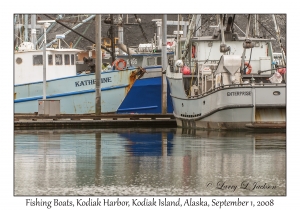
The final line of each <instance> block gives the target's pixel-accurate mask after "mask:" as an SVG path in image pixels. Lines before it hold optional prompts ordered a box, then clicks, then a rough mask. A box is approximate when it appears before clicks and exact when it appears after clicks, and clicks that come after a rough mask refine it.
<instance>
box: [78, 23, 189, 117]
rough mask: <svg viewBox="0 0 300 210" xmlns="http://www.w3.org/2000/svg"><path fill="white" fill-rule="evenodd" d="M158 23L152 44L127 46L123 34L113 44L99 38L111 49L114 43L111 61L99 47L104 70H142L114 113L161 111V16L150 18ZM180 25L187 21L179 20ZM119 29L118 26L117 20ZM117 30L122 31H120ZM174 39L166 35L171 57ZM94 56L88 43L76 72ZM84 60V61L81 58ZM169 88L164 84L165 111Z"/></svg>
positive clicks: (83, 67) (170, 105)
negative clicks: (113, 54) (113, 56)
mask: <svg viewBox="0 0 300 210" xmlns="http://www.w3.org/2000/svg"><path fill="white" fill-rule="evenodd" d="M152 21H154V22H155V23H156V25H157V32H158V33H157V36H155V37H154V39H153V42H152V43H141V44H139V45H138V46H136V47H127V46H126V45H124V44H123V43H122V42H121V43H119V40H123V38H122V37H123V34H122V33H121V34H118V36H119V37H118V38H114V45H112V41H111V39H110V38H106V37H105V38H102V44H103V45H104V46H105V47H106V48H107V49H109V50H110V51H112V47H113V46H115V48H114V49H115V54H116V56H115V60H114V61H112V56H111V53H109V52H107V51H105V50H102V59H103V64H105V65H103V66H102V67H103V69H107V68H113V69H116V70H123V69H124V68H131V67H133V68H139V67H142V68H143V70H144V72H143V73H142V74H140V75H139V77H138V79H137V80H136V81H135V82H134V84H133V86H132V87H131V89H130V91H129V92H128V94H127V95H126V97H125V99H124V100H123V101H122V103H121V104H120V106H119V108H118V109H117V113H162V81H161V79H162V54H161V50H162V36H161V30H162V29H161V25H162V20H161V19H154V20H152ZM169 24H173V25H175V24H178V23H177V22H176V21H169ZM180 24H181V25H183V24H187V23H186V22H184V21H181V23H180ZM116 25H118V28H121V26H120V24H119V23H117V24H116ZM120 31H123V29H122V30H120ZM175 46H176V41H175V39H174V37H172V36H170V37H168V38H167V57H168V58H171V57H173V56H174V49H175ZM87 56H90V57H91V58H92V59H93V60H92V61H91V62H90V61H89V60H87V59H85V58H86V57H87ZM95 57H96V53H95V46H94V45H93V46H90V47H89V50H85V51H83V52H80V53H78V60H79V61H77V62H76V64H77V72H83V71H85V70H86V69H89V66H94V64H95V63H94V61H95V59H94V58H95ZM84 60H85V61H84ZM169 93H170V91H169V87H168V86H167V93H166V98H167V113H172V112H173V105H172V100H171V97H170V94H169Z"/></svg>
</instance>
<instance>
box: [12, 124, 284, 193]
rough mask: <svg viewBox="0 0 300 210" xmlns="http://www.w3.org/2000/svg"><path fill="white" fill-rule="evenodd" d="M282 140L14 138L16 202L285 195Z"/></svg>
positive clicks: (34, 134)
mask: <svg viewBox="0 0 300 210" xmlns="http://www.w3.org/2000/svg"><path fill="white" fill-rule="evenodd" d="M285 143H286V134H285V133H244V132H243V133H241V132H207V131H191V130H182V129H113V130H107V129H101V130H53V131H50V130H34V131H15V132H14V145H15V146H14V193H15V195H26V196H28V195H35V196H38V195H55V196H59V195H89V196H91V195H99V196H100V195H101V196H105V195H131V196H139V195H141V196H147V195H163V196H168V195H179V196H180V195H190V196H192V195H211V196H215V195H236V196H240V195H286V149H285Z"/></svg>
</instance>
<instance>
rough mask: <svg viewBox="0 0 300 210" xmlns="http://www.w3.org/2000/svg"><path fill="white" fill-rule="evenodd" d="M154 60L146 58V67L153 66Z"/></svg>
mask: <svg viewBox="0 0 300 210" xmlns="http://www.w3.org/2000/svg"><path fill="white" fill-rule="evenodd" d="M154 65H155V58H147V66H154Z"/></svg>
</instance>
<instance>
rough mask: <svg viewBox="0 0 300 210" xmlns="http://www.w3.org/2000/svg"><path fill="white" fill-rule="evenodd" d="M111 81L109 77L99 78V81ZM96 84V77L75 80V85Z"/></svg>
mask: <svg viewBox="0 0 300 210" xmlns="http://www.w3.org/2000/svg"><path fill="white" fill-rule="evenodd" d="M108 82H112V80H111V77H106V78H101V83H108ZM94 84H96V79H89V80H81V81H77V82H75V87H79V86H85V85H94Z"/></svg>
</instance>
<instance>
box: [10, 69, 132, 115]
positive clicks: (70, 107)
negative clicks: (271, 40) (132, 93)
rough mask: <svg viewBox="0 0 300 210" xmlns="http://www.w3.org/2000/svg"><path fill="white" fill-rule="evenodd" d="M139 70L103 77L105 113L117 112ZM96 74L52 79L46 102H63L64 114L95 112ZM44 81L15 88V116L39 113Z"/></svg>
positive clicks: (103, 110) (102, 93)
mask: <svg viewBox="0 0 300 210" xmlns="http://www.w3.org/2000/svg"><path fill="white" fill-rule="evenodd" d="M134 72H135V70H124V71H110V72H104V73H102V74H101V112H102V113H111V112H116V111H117V109H118V108H119V106H120V104H121V103H122V101H123V100H124V98H125V97H126V95H127V93H128V92H129V90H130V88H131V87H132V85H133V84H134V82H135V76H134ZM95 83H96V81H95V75H94V74H89V75H77V76H72V77H66V78H59V79H54V80H49V81H47V83H46V93H47V94H46V99H49V100H60V113H61V114H86V113H95V98H96V94H95ZM42 95H43V82H35V83H27V84H21V85H15V92H14V96H15V100H14V112H15V113H34V112H37V111H38V100H41V99H42V98H43V97H42Z"/></svg>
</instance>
